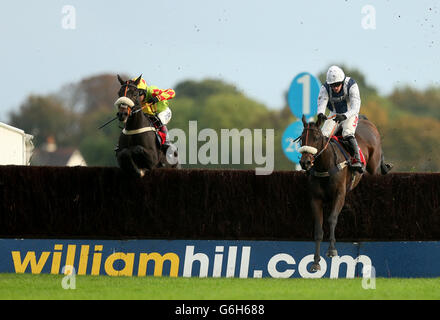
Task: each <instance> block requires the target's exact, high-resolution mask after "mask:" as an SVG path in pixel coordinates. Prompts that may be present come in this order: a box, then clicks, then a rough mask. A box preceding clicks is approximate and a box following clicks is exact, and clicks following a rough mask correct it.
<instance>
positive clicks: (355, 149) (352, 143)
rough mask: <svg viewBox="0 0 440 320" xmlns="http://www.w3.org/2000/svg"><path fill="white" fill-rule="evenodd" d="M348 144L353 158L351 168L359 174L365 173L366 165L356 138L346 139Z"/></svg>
mask: <svg viewBox="0 0 440 320" xmlns="http://www.w3.org/2000/svg"><path fill="white" fill-rule="evenodd" d="M345 140H346V141H347V142H348V146H349V149H350V150H349V151H350V155H351V156H352V157H353V158H352V160H351V163H350V167H351V168H353V169H354V170H356V171H358V172H359V173H364V165H363V164H362V161H361V155H360V153H359V146H358V143H357V141H356V138H355V137H354V136H349V137H347V138H346V139H345Z"/></svg>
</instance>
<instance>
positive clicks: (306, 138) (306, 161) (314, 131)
mask: <svg viewBox="0 0 440 320" xmlns="http://www.w3.org/2000/svg"><path fill="white" fill-rule="evenodd" d="M302 122H303V125H304V130H303V132H302V134H301V136H300V142H301V148H299V150H298V151H299V152H300V153H301V154H302V156H301V160H300V162H299V163H300V165H301V168H302V169H303V170H306V171H308V170H310V169H311V168H312V167H313V162H314V161H315V159H316V158H317V157H318V155H319V154H318V150H320V149H321V150H322V149H323V145H324V140H325V139H324V135H323V134H322V132H321V124H322V123H321V120H320V119H319V118H318V121H317V122H316V123H315V122H309V123H307V121H306V117H305V116H304V115H303V116H302ZM317 154H318V155H317Z"/></svg>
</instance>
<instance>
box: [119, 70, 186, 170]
mask: <svg viewBox="0 0 440 320" xmlns="http://www.w3.org/2000/svg"><path fill="white" fill-rule="evenodd" d="M141 76H142V75H141ZM141 76H139V77H138V78H137V79H136V80H127V81H124V80H122V79H121V78H120V77H119V75H118V80H119V82H120V83H121V88H120V90H119V92H118V95H119V99H118V100H116V102H115V105H116V106H117V107H118V113H117V116H118V119H119V121H121V122H123V123H124V129H123V130H122V132H121V134H120V136H119V143H118V147H117V148H116V149H115V151H116V158H117V160H118V165H119V167H120V168H121V169H122V170H124V171H125V172H127V173H130V174H133V175H135V176H139V177H141V178H142V177H143V176H144V175H145V172H146V171H148V170H152V169H154V168H164V167H165V168H176V169H180V164H179V163H178V153H177V148H176V147H174V145H170V146H169V147H168V148H167V149H166V150H164V149H163V148H162V147H161V146H160V145H159V144H160V142H159V139H158V137H157V134H156V132H157V131H158V129H157V127H158V126H157V125H155V121H157V120H156V119H155V117H154V116H151V117H150V116H147V115H146V114H144V112H143V111H142V107H141V103H140V100H139V95H140V92H139V90H138V88H137V85H138V84H139V81H140V80H141Z"/></svg>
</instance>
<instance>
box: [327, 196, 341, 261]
mask: <svg viewBox="0 0 440 320" xmlns="http://www.w3.org/2000/svg"><path fill="white" fill-rule="evenodd" d="M344 203H345V190H340V191H339V192H338V193H336V194H335V197H334V200H333V201H332V209H331V212H330V216H329V217H328V222H329V225H330V245H329V247H328V251H327V257H330V258H332V257H335V256H337V255H338V251H337V250H336V246H335V243H336V238H335V229H336V224H337V223H338V216H339V214H340V213H341V210H342V207H343V206H344Z"/></svg>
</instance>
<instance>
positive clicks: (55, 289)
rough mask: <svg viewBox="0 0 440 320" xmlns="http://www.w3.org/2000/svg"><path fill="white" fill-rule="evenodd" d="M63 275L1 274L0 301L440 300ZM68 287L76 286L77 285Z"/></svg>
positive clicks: (322, 285) (305, 287)
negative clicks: (68, 277) (65, 286)
mask: <svg viewBox="0 0 440 320" xmlns="http://www.w3.org/2000/svg"><path fill="white" fill-rule="evenodd" d="M63 278H64V276H63V275H50V274H39V275H32V274H0V299H2V300H4V299H13V300H22V299H25V300H32V299H39V300H52V299H62V300H69V299H82V300H105V299H116V300H125V299H130V300H137V299H145V300H272V299H275V300H295V299H301V300H305V299H315V300H316V299H335V300H344V299H345V300H352V299H356V300H357V299H362V300H363V299H374V300H382V299H399V300H401V299H440V278H432V279H420V278H418V279H400V278H393V279H387V278H377V279H376V280H375V287H376V288H375V289H368V290H366V289H363V287H362V279H359V278H357V279H272V278H263V279H236V278H169V277H161V278H159V277H110V276H76V278H75V287H76V288H75V289H63V287H62V281H63ZM67 284H70V285H72V284H73V282H71V281H70V282H68V283H67Z"/></svg>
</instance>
